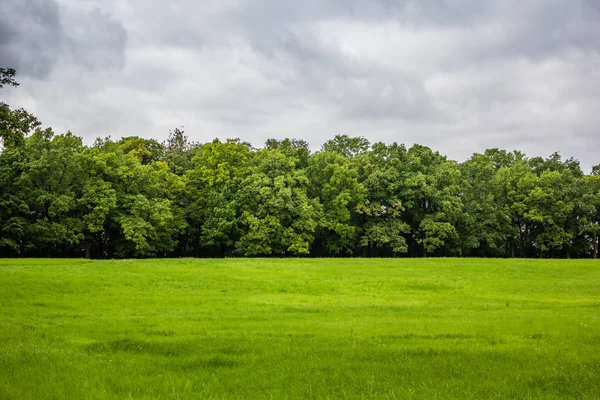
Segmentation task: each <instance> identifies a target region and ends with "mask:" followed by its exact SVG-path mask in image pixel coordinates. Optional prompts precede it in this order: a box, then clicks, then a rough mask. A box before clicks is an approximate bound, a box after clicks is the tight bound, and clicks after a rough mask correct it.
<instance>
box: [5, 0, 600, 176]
mask: <svg viewBox="0 0 600 400" xmlns="http://www.w3.org/2000/svg"><path fill="white" fill-rule="evenodd" d="M0 66H5V67H8V66H10V67H14V68H16V69H17V72H18V79H19V81H20V82H21V86H20V87H18V88H4V89H3V90H2V92H0V100H2V101H5V102H7V103H9V104H10V105H11V106H14V107H17V106H18V107H25V108H26V109H28V110H29V111H31V112H33V113H34V114H36V115H37V116H38V117H39V118H40V119H41V120H42V122H43V123H44V126H50V127H52V128H54V129H55V131H57V132H59V133H63V132H65V131H67V130H71V131H72V132H73V133H75V134H77V135H79V136H82V137H83V138H84V140H85V141H86V143H92V141H93V140H94V138H96V137H98V136H102V137H104V136H108V135H111V136H112V137H113V138H119V137H122V136H130V135H138V136H142V137H147V138H155V139H158V140H163V139H165V138H166V137H167V135H168V132H169V129H173V128H175V127H179V126H182V125H183V126H184V129H185V132H186V133H187V134H188V136H189V137H190V138H191V139H192V140H194V141H200V142H205V141H210V140H212V139H213V138H215V137H219V138H222V139H224V138H228V137H240V138H242V139H243V140H246V141H250V142H252V143H253V144H254V145H255V146H257V147H259V146H262V145H263V143H264V141H265V140H266V139H267V138H284V137H290V138H291V137H294V138H299V139H304V140H307V141H308V142H309V143H310V144H311V147H312V148H313V149H318V148H319V147H320V145H321V144H323V142H324V141H325V140H327V139H329V138H331V137H333V136H334V135H336V134H348V135H351V136H364V137H366V138H367V139H369V140H370V141H371V142H376V141H385V142H393V141H396V142H399V143H405V144H406V145H408V146H410V145H412V144H413V143H419V144H423V145H427V146H430V147H432V148H433V149H434V150H437V151H439V152H441V153H442V154H445V155H448V156H449V157H450V158H453V159H456V160H459V161H462V160H464V159H466V158H468V157H469V156H470V155H471V154H472V153H474V152H482V151H484V150H485V149H486V148H491V147H500V148H505V149H519V150H523V151H525V152H526V153H527V154H528V155H530V156H535V155H542V156H548V155H550V154H551V153H553V152H555V151H559V152H560V153H561V154H562V155H563V157H564V158H568V157H575V158H577V159H579V160H580V161H581V163H582V166H583V167H584V169H585V171H586V172H589V168H590V167H591V166H592V165H596V164H598V163H600V157H599V156H598V154H599V151H598V147H599V145H600V129H599V127H600V1H598V0H202V1H193V0H173V1H164V0H101V1H99V0H1V1H0Z"/></svg>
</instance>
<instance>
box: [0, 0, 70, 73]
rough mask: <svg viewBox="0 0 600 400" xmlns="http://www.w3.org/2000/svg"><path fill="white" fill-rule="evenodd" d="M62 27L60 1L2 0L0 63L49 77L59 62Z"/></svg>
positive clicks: (20, 70)
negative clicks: (58, 2) (58, 54)
mask: <svg viewBox="0 0 600 400" xmlns="http://www.w3.org/2000/svg"><path fill="white" fill-rule="evenodd" d="M61 37H62V27H61V24H60V18H59V10H58V6H57V4H56V2H54V1H45V0H4V1H2V2H1V3H0V64H3V66H7V67H13V68H16V69H18V72H19V73H23V74H25V75H30V76H34V77H45V76H47V75H48V73H49V72H50V71H51V69H52V67H53V66H54V64H55V62H56V57H57V53H58V52H59V49H60V43H61Z"/></svg>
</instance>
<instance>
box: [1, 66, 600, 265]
mask: <svg viewBox="0 0 600 400" xmlns="http://www.w3.org/2000/svg"><path fill="white" fill-rule="evenodd" d="M7 85H8V86H17V85H18V83H17V82H16V81H15V71H14V70H12V69H7V68H0V88H2V87H4V86H7ZM0 141H1V142H0V145H1V146H2V147H1V152H0V256H2V257H8V256H10V257H16V256H27V257H29V256H45V257H46V256H61V257H83V256H85V257H95V258H126V257H180V256H205V257H225V256H277V257H281V256H317V257H348V256H363V257H365V256H372V257H376V256H380V257H398V256H413V257H426V256H477V257H597V253H598V236H600V173H599V172H598V171H600V166H598V167H594V168H593V170H592V173H591V174H589V175H586V174H584V173H583V171H582V170H581V168H580V165H579V163H578V161H577V160H574V159H567V160H563V159H562V158H561V156H560V155H559V154H558V153H554V154H551V155H550V156H549V157H547V158H542V157H533V158H528V157H527V156H526V155H525V154H523V153H522V152H519V151H507V150H502V149H488V150H485V151H484V152H483V153H478V154H473V156H472V157H470V158H469V159H468V160H466V161H464V162H456V161H453V160H450V159H448V158H447V157H446V156H444V155H442V154H440V153H439V152H437V151H434V150H433V149H430V148H428V147H425V146H421V145H413V146H411V147H410V148H407V147H406V146H405V145H403V144H398V143H391V144H386V143H381V142H379V143H373V144H371V143H370V142H369V141H368V140H367V139H366V138H364V137H349V136H347V135H337V136H335V137H334V138H332V139H331V140H329V141H327V142H326V143H325V144H324V145H323V146H322V148H321V150H320V151H316V152H311V150H310V147H309V144H308V143H306V142H305V141H302V140H298V139H293V138H289V139H283V140H279V139H269V140H267V141H266V143H265V145H264V146H263V147H260V148H255V147H253V146H252V145H251V144H249V143H246V142H244V141H242V140H240V139H229V140H226V141H224V142H223V141H220V140H218V139H215V140H213V141H208V142H206V143H193V142H191V141H190V140H189V138H188V136H187V135H186V134H185V132H184V130H183V127H181V128H175V129H174V130H172V131H171V132H170V135H169V138H168V140H166V141H165V142H162V143H161V142H158V141H156V140H154V139H151V138H143V137H140V136H130V137H125V138H121V139H119V140H112V139H110V137H107V138H98V139H97V140H96V141H95V143H93V144H91V145H86V144H84V143H83V141H82V139H81V138H80V137H78V136H76V135H74V134H72V133H70V132H67V133H62V134H56V133H55V132H54V131H53V130H52V129H50V128H42V127H41V123H40V122H39V121H38V120H37V119H36V118H35V116H33V115H31V114H29V113H28V112H27V111H25V110H22V109H19V110H14V109H11V108H10V107H9V106H8V105H7V104H5V103H0Z"/></svg>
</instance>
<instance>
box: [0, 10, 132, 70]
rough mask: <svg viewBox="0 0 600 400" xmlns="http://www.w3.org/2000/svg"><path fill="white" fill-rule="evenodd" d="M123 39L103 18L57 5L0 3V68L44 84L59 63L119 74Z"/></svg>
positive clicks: (118, 25)
mask: <svg viewBox="0 0 600 400" xmlns="http://www.w3.org/2000/svg"><path fill="white" fill-rule="evenodd" d="M126 43H127V33H126V31H125V29H124V28H123V26H122V24H121V23H120V22H119V21H116V20H114V19H112V18H111V17H110V16H109V15H107V14H105V13H102V12H101V11H100V10H99V9H97V8H96V9H92V10H91V11H81V10H71V9H69V8H68V7H66V6H64V5H61V3H57V2H56V1H55V0H3V1H2V2H1V3H0V64H3V65H5V66H10V67H13V68H15V69H17V71H18V73H19V75H22V76H31V77H35V78H47V77H48V76H49V74H50V73H51V72H52V71H53V69H54V68H55V67H56V65H57V63H58V62H59V61H62V60H68V61H67V62H68V63H69V64H71V63H74V64H76V65H79V66H82V67H85V68H90V69H94V68H106V67H111V68H122V67H123V65H124V63H125V58H124V57H125V56H124V54H125V47H126Z"/></svg>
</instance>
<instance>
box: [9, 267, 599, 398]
mask: <svg viewBox="0 0 600 400" xmlns="http://www.w3.org/2000/svg"><path fill="white" fill-rule="evenodd" d="M128 398H135V399H209V398H211V399H220V398H231V399H244V398H264V399H286V398H294V399H311V398H314V399H324V398H332V399H333V398H336V399H337V398H389V399H409V398H437V399H451V398H461V399H467V398H471V399H485V398H531V399H533V398H536V399H538V398H544V399H546V398H550V399H552V398H556V399H559V398H577V399H584V398H588V399H592V398H600V262H594V261H593V260H587V261H584V260H581V261H575V260H573V261H549V260H483V259H482V260H477V259H428V260H422V259H420V260H400V259H398V260H375V259H370V260H369V259H347V260H346V259H344V260H341V259H340V260H310V259H299V260H292V259H288V260H242V259H231V260H193V259H182V260H147V261H84V260H50V259H49V260H0V399H19V400H21V399H128Z"/></svg>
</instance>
